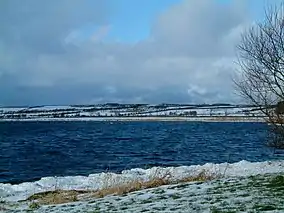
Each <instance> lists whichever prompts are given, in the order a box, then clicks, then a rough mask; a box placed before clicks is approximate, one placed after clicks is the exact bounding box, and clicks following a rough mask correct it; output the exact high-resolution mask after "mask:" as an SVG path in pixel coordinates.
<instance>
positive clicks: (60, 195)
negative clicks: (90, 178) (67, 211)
mask: <svg viewBox="0 0 284 213" xmlns="http://www.w3.org/2000/svg"><path fill="white" fill-rule="evenodd" d="M90 192H91V191H77V190H55V191H47V192H40V193H36V194H34V195H32V196H30V197H29V198H28V199H27V201H33V202H34V201H36V202H37V203H38V204H40V205H50V204H62V203H70V202H76V201H78V200H79V199H78V195H82V194H88V193H90Z"/></svg>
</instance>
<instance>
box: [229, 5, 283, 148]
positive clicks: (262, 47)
mask: <svg viewBox="0 0 284 213" xmlns="http://www.w3.org/2000/svg"><path fill="white" fill-rule="evenodd" d="M237 49H238V53H239V55H238V58H239V60H238V64H239V67H240V71H241V72H240V75H239V77H238V79H237V80H235V85H236V86H237V90H238V91H239V92H240V94H241V95H242V96H243V97H244V98H245V99H246V100H248V101H249V102H250V103H251V104H253V105H255V106H257V107H259V109H260V110H261V111H262V113H263V114H264V115H265V118H266V120H267V122H269V123H270V124H271V127H272V130H273V133H274V136H275V137H274V139H275V140H273V142H271V143H270V145H272V146H273V147H276V148H283V149H284V16H283V5H280V6H278V7H270V8H269V9H267V10H266V12H265V19H264V21H263V22H261V23H258V24H254V25H253V26H252V27H251V28H250V29H248V30H247V31H246V32H245V33H243V35H242V38H241V42H240V44H239V45H238V46H237Z"/></svg>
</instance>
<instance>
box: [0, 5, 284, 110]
mask: <svg viewBox="0 0 284 213" xmlns="http://www.w3.org/2000/svg"><path fill="white" fill-rule="evenodd" d="M268 2H269V3H271V2H273V3H275V4H277V3H279V2H280V1H278V0H274V1H268V0H49V1H46V0H25V1H22V0H1V1H0V26H1V27H0V105H3V106H27V105H29V106H31V105H66V104H96V103H106V102H120V103H195V104H198V103H217V102H218V103H220V102H226V103H236V102H239V101H240V98H239V96H238V95H237V94H236V91H235V88H234V85H233V81H232V79H233V76H234V75H235V72H236V71H237V65H236V63H235V62H236V53H237V52H236V45H237V44H238V43H239V41H240V35H241V33H242V32H243V31H244V30H245V29H247V28H248V27H249V26H250V25H251V24H252V23H254V22H255V21H261V20H262V19H263V14H264V7H265V5H267V3H268Z"/></svg>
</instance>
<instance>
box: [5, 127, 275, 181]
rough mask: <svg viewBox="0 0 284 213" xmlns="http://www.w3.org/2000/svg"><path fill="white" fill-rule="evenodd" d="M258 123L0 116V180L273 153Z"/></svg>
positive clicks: (260, 156) (253, 157)
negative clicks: (2, 118)
mask: <svg viewBox="0 0 284 213" xmlns="http://www.w3.org/2000/svg"><path fill="white" fill-rule="evenodd" d="M267 130H268V126H267V125H266V124H262V123H203V122H114V123H110V122H0V182H4V183H7V182H9V183H19V182H25V181H32V180H37V179H39V178H41V177H46V176H68V175H88V174H91V173H98V172H103V171H106V170H108V171H113V172H119V171H122V170H124V169H130V168H136V167H140V168H147V167H150V166H179V165H193V164H194V165H195V164H204V163H207V162H213V163H221V162H237V161H240V160H248V161H263V160H270V159H274V158H276V156H275V155H273V150H271V149H270V148H268V147H266V146H265V142H266V140H267V134H268V131H267Z"/></svg>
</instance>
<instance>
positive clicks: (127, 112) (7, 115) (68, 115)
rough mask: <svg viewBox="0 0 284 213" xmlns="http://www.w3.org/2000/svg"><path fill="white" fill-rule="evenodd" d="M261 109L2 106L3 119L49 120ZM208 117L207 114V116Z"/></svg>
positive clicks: (236, 113)
mask: <svg viewBox="0 0 284 213" xmlns="http://www.w3.org/2000/svg"><path fill="white" fill-rule="evenodd" d="M262 116H263V114H262V113H261V111H260V110H259V109H258V108H256V107H252V106H247V105H241V106H239V105H227V106H223V105H188V106H184V105H178V104H177V105H147V104H144V105H139V104H129V105H123V104H122V105H120V104H117V105H108V104H105V105H90V106H39V107H27V108H23V107H21V108H7V107H6V108H5V107H2V108H1V107H0V120H2V121H3V120H5V121H6V120H35V119H38V120H44V119H46V120H48V119H55V118H56V119H66V120H68V119H69V120H72V119H74V118H75V119H78V118H81V119H85V120H88V119H89V118H110V117H114V118H117V117H119V118H130V119H131V118H133V117H172V118H174V117H185V118H196V117H198V118H199V120H200V119H203V117H249V118H252V119H254V118H255V117H262ZM204 119H206V118H204Z"/></svg>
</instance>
